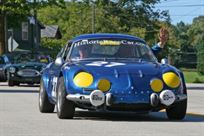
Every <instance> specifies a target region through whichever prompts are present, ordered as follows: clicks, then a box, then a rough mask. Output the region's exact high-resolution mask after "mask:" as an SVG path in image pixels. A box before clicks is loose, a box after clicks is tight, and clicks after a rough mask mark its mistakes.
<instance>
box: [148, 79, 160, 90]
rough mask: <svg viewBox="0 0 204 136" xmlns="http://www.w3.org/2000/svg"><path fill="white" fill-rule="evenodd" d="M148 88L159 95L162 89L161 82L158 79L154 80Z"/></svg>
mask: <svg viewBox="0 0 204 136" xmlns="http://www.w3.org/2000/svg"><path fill="white" fill-rule="evenodd" d="M150 86H151V88H152V90H153V91H154V92H156V93H159V92H160V91H161V90H162V89H163V82H162V80H160V79H157V78H154V79H152V80H151V81H150Z"/></svg>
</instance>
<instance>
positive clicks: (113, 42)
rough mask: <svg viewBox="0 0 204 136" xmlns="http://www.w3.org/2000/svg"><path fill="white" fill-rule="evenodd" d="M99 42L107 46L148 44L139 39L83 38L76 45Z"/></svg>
mask: <svg viewBox="0 0 204 136" xmlns="http://www.w3.org/2000/svg"><path fill="white" fill-rule="evenodd" d="M93 44H98V45H101V46H107V45H111V46H113V45H116V46H117V45H141V46H146V44H144V43H141V42H137V41H128V40H81V41H78V42H75V43H74V46H75V47H77V46H81V45H93Z"/></svg>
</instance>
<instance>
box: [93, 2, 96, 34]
mask: <svg viewBox="0 0 204 136" xmlns="http://www.w3.org/2000/svg"><path fill="white" fill-rule="evenodd" d="M95 18H96V7H95V1H94V0H93V1H92V33H93V34H94V33H95Z"/></svg>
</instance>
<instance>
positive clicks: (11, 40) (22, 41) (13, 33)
mask: <svg viewBox="0 0 204 136" xmlns="http://www.w3.org/2000/svg"><path fill="white" fill-rule="evenodd" d="M44 28H45V27H44V25H42V24H41V23H40V22H39V21H38V20H37V21H35V20H33V18H30V17H29V18H27V19H26V20H25V21H22V22H21V23H20V25H19V26H17V27H16V28H13V29H8V31H7V39H8V49H7V51H9V52H12V51H16V50H35V49H38V48H39V46H40V39H41V29H44Z"/></svg>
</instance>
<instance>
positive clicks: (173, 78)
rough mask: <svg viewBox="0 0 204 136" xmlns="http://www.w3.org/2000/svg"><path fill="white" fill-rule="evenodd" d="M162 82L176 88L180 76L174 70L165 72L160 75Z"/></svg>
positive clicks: (179, 82)
mask: <svg viewBox="0 0 204 136" xmlns="http://www.w3.org/2000/svg"><path fill="white" fill-rule="evenodd" d="M162 78H163V80H164V83H165V84H166V85H167V86H168V87H171V88H177V87H178V86H179V85H180V84H181V81H180V78H179V77H178V76H177V74H175V73H174V72H167V73H164V74H163V75H162Z"/></svg>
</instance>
